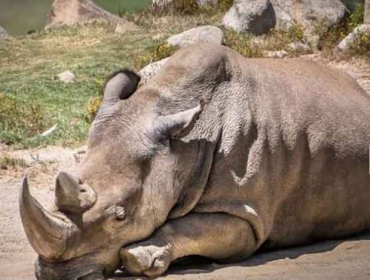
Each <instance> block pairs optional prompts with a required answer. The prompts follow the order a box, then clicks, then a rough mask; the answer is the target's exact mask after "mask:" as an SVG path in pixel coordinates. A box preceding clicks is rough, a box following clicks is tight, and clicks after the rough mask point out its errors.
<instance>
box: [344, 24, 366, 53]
mask: <svg viewBox="0 0 370 280" xmlns="http://www.w3.org/2000/svg"><path fill="white" fill-rule="evenodd" d="M362 34H365V35H366V36H370V24H362V25H360V26H357V27H356V28H355V29H354V30H353V31H352V33H350V34H349V35H348V36H347V37H346V38H344V39H343V40H342V41H341V42H340V43H339V45H338V50H339V51H341V52H346V51H348V50H349V49H350V48H351V47H352V46H353V44H354V42H355V41H356V40H357V39H358V38H359V36H361V35H362Z"/></svg>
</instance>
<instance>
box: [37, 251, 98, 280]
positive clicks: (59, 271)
mask: <svg viewBox="0 0 370 280" xmlns="http://www.w3.org/2000/svg"><path fill="white" fill-rule="evenodd" d="M93 259H94V256H90V257H89V256H85V257H83V258H82V257H80V258H76V259H72V260H68V261H65V262H59V263H50V262H48V261H45V260H43V259H42V258H40V257H39V258H38V259H37V260H36V262H35V274H36V278H37V279H38V280H102V279H104V269H103V268H102V267H100V266H99V265H97V264H96V263H95V262H94V260H93Z"/></svg>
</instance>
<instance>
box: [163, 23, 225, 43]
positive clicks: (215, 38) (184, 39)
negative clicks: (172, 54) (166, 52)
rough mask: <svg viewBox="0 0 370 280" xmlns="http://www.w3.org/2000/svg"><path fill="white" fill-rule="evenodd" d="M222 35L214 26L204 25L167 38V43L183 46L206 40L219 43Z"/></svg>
mask: <svg viewBox="0 0 370 280" xmlns="http://www.w3.org/2000/svg"><path fill="white" fill-rule="evenodd" d="M223 37H224V33H223V32H222V30H221V29H220V28H218V27H216V26H211V25H206V26H201V27H196V28H192V29H189V30H187V31H185V32H183V33H181V34H177V35H174V36H171V37H170V38H168V40H167V43H168V45H170V46H175V47H180V48H182V47H185V46H188V45H192V44H196V43H200V42H208V43H214V44H219V45H220V44H221V43H222V40H223Z"/></svg>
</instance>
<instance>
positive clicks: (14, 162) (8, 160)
mask: <svg viewBox="0 0 370 280" xmlns="http://www.w3.org/2000/svg"><path fill="white" fill-rule="evenodd" d="M27 167H29V165H28V164H27V163H26V162H25V161H24V160H23V159H20V158H14V157H10V156H7V155H5V156H1V157H0V170H1V169H3V170H8V169H17V168H27Z"/></svg>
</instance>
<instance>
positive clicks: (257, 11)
mask: <svg viewBox="0 0 370 280" xmlns="http://www.w3.org/2000/svg"><path fill="white" fill-rule="evenodd" d="M222 23H223V25H224V26H225V27H228V28H231V29H233V30H235V31H237V32H248V33H253V34H255V35H261V34H265V33H267V32H268V31H269V30H270V29H271V28H274V27H275V25H276V17H275V12H274V9H273V7H272V5H271V2H270V1H269V0H235V1H234V4H233V6H232V7H231V9H230V10H229V11H228V12H227V13H226V15H225V16H224V18H223V20H222Z"/></svg>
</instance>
